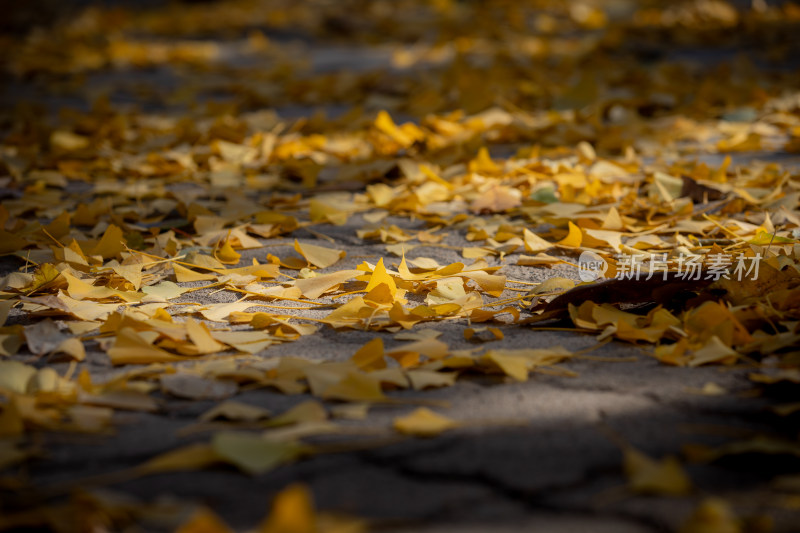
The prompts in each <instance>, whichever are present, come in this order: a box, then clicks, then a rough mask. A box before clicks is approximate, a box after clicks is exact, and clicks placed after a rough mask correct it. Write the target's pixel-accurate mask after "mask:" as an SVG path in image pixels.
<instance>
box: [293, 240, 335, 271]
mask: <svg viewBox="0 0 800 533" xmlns="http://www.w3.org/2000/svg"><path fill="white" fill-rule="evenodd" d="M294 249H295V250H296V251H297V253H299V254H300V255H302V256H303V257H304V258H305V260H306V261H308V262H309V263H311V264H312V265H314V266H315V267H317V268H327V267H329V266H331V265H332V264H334V263H336V262H337V261H339V259H344V257H345V256H346V255H347V252H345V251H344V250H334V249H332V248H325V247H324V246H317V245H315V244H307V243H305V244H300V243H299V242H298V241H297V239H295V240H294Z"/></svg>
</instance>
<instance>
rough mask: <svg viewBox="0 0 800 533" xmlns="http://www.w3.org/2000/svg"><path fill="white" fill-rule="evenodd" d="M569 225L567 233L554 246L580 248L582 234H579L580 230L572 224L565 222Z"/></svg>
mask: <svg viewBox="0 0 800 533" xmlns="http://www.w3.org/2000/svg"><path fill="white" fill-rule="evenodd" d="M567 224H569V233H568V234H567V236H566V237H564V238H563V239H561V240H560V241H558V242H557V243H556V244H557V245H559V246H567V247H570V248H580V246H581V241H582V240H583V233H582V232H581V228H579V227H578V226H576V225H575V224H573V223H572V222H571V221H570V222H567Z"/></svg>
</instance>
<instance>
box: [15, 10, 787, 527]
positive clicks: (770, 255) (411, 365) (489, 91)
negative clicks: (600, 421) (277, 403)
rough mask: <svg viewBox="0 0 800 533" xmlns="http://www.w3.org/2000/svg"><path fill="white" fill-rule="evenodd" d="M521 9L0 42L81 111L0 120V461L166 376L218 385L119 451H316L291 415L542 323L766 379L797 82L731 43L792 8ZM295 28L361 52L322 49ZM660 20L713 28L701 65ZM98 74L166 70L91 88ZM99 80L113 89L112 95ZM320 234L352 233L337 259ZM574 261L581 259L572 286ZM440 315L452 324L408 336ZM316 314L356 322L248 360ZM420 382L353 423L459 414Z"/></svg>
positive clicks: (316, 426) (275, 20)
mask: <svg viewBox="0 0 800 533" xmlns="http://www.w3.org/2000/svg"><path fill="white" fill-rule="evenodd" d="M529 4H530V5H529V6H528V7H529V8H530V9H523V8H521V7H520V6H519V3H518V2H512V1H496V2H451V1H436V2H421V1H417V0H402V1H400V2H384V1H375V2H371V3H370V7H369V9H366V10H364V9H361V8H360V7H359V6H361V7H363V6H362V3H360V2H356V1H355V0H352V1H350V0H347V1H344V2H336V3H330V2H322V1H319V2H317V1H312V2H289V1H278V2H250V1H242V2H239V1H235V2H226V3H224V4H223V3H219V4H216V3H211V4H208V3H198V4H194V3H192V4H191V5H180V6H179V9H180V12H175V11H174V10H173V8H172V7H170V8H164V9H160V10H155V11H146V10H145V11H125V10H123V9H117V10H110V9H108V10H107V9H100V8H94V9H89V10H87V11H85V12H84V13H83V14H81V15H80V16H79V17H76V18H75V19H74V20H72V21H67V22H65V23H64V24H62V25H59V26H57V27H53V28H50V29H42V30H39V31H36V32H31V33H30V34H29V35H28V36H26V37H25V38H24V39H14V40H12V39H6V38H3V39H2V40H0V50H3V52H4V54H3V56H4V57H7V58H8V59H5V60H4V61H3V63H2V65H1V66H2V69H3V72H4V74H6V75H8V76H9V79H11V80H13V84H12V85H14V86H15V87H17V88H24V87H27V85H25V84H26V83H27V84H30V86H32V87H36V88H37V90H41V91H44V92H45V93H46V94H48V95H50V96H53V95H55V94H59V95H62V96H64V97H65V98H67V99H72V100H73V101H74V102H75V103H76V106H77V107H79V108H80V109H81V110H74V109H73V110H63V111H61V112H60V113H59V114H58V115H57V116H56V114H55V113H53V111H55V110H53V109H47V108H46V106H38V107H37V106H23V105H19V106H14V109H11V108H9V109H8V110H4V111H2V114H0V119H2V120H0V128H1V129H0V133H2V136H1V137H0V194H1V195H2V205H0V256H2V257H0V259H1V260H2V261H3V262H2V268H3V277H2V280H1V281H0V357H2V359H0V437H2V439H3V440H1V441H0V467H3V468H5V467H11V466H14V465H19V464H21V463H24V462H26V461H27V460H29V459H31V458H32V457H34V456H35V455H36V453H37V450H36V449H35V447H34V446H33V445H32V437H33V436H35V435H36V434H38V432H40V431H49V432H54V431H55V432H61V431H64V432H80V433H99V434H107V433H109V432H112V431H113V427H114V423H115V415H114V414H115V412H117V411H126V410H132V411H143V412H157V411H159V410H160V409H161V407H162V402H163V397H165V396H166V397H175V398H182V399H189V400H214V401H217V402H220V403H218V405H217V406H216V407H215V408H214V409H212V410H211V411H209V412H207V413H205V414H204V415H202V416H201V417H200V419H199V420H198V422H197V425H196V426H194V427H192V428H190V431H211V432H212V435H211V437H210V439H209V440H208V442H204V443H199V444H193V445H190V446H188V447H183V448H179V449H178V450H175V451H173V452H169V453H168V454H166V455H163V456H159V457H155V458H153V459H151V460H149V461H147V462H145V463H143V464H142V465H140V466H139V467H137V468H136V469H134V470H133V471H131V472H127V473H126V475H132V476H134V477H135V476H139V475H149V474H152V473H157V472H168V471H177V470H191V469H198V468H205V467H209V466H211V465H215V464H228V465H232V466H234V467H236V468H239V469H240V470H242V471H243V472H246V473H249V474H254V475H255V474H260V473H263V472H266V471H268V470H270V469H271V468H274V467H275V466H278V465H280V464H285V463H287V462H290V461H294V460H297V459H298V458H301V457H304V456H307V455H311V454H315V453H326V452H327V451H334V450H333V448H330V449H329V448H326V447H325V446H323V445H320V446H316V445H312V444H309V442H308V441H309V440H313V439H310V437H314V436H319V435H324V434H340V435H341V434H346V433H347V430H346V428H345V426H344V425H343V424H341V423H337V422H334V421H333V420H332V419H345V420H346V419H351V420H352V419H360V418H364V417H366V416H367V411H368V409H369V408H370V406H371V405H373V404H384V405H397V404H402V401H404V400H401V399H400V398H398V397H396V396H399V395H395V394H393V391H398V390H404V389H405V390H416V391H419V390H425V389H429V388H438V387H447V386H451V385H453V384H454V383H455V382H456V381H457V380H458V379H459V378H461V377H462V376H469V375H474V374H481V375H493V376H495V377H499V378H500V379H501V380H507V381H516V382H523V381H526V380H528V379H529V375H530V374H531V373H532V372H539V373H549V374H555V375H560V376H570V375H574V374H573V373H572V372H571V371H570V370H569V369H568V368H566V367H562V366H558V365H559V364H560V363H563V362H565V361H568V360H569V359H570V358H572V357H574V356H575V355H576V354H575V353H572V352H570V351H568V350H566V349H564V348H563V347H561V346H550V347H541V346H539V347H533V348H525V349H510V348H505V347H503V340H504V338H505V337H506V336H507V335H509V332H513V331H517V330H521V329H523V328H525V329H529V328H530V327H533V328H534V329H536V328H540V327H547V326H548V325H552V324H549V323H548V322H547V321H548V320H557V321H558V320H560V321H568V322H567V325H569V326H570V327H571V328H573V329H575V330H578V331H581V332H587V333H591V334H596V335H597V336H598V340H600V341H604V340H606V339H611V338H614V339H618V340H621V341H626V342H631V343H637V344H644V345H653V348H652V350H651V351H650V353H652V355H653V356H654V357H656V358H657V359H658V360H659V361H661V362H663V363H665V364H670V365H680V366H698V365H704V364H722V365H740V364H746V365H751V366H752V368H753V373H752V374H751V379H752V380H753V381H754V382H756V383H759V384H762V385H764V386H767V385H774V384H776V383H778V384H786V383H788V384H790V386H792V387H794V389H793V390H796V387H797V385H798V383H800V352H798V346H800V240H799V239H800V174H799V173H798V167H797V165H796V160H792V159H791V154H796V153H797V152H798V151H800V99H798V94H797V92H796V87H797V83H798V73H797V72H796V71H795V70H792V69H786V68H782V66H783V63H784V62H785V61H786V60H787V59H791V58H792V57H795V56H796V54H797V53H798V50H796V48H797V47H796V41H795V40H791V39H787V40H786V43H787V44H786V45H785V46H782V47H775V46H767V45H764V43H772V42H774V41H775V39H777V38H778V37H780V36H786V35H791V28H792V24H796V22H797V21H800V9H798V7H797V6H796V5H795V4H792V3H785V4H782V5H781V6H760V7H758V9H755V8H754V9H752V10H750V11H748V12H747V13H743V12H740V11H737V10H736V9H734V8H733V7H732V6H731V5H729V4H728V3H726V2H722V1H716V0H715V1H696V2H681V3H674V5H673V3H664V5H660V3H647V6H638V5H636V3H632V4H631V5H628V4H625V5H626V6H627V7H626V8H625V9H627V12H626V13H625V16H619V13H617V14H616V15H615V12H614V9H612V8H611V7H610V6H609V5H606V3H604V2H585V3H574V2H553V1H547V0H537V1H534V2H530V3H529ZM620 4H624V3H620ZM754 5H755V3H754ZM534 8H535V9H534ZM175 9H178V8H175ZM361 11H365V12H364V15H363V16H362V17H347V16H344V15H343V14H345V13H350V12H361ZM467 22H470V23H471V25H470V32H469V34H468V35H464V34H463V31H462V28H463V27H464V25H465V24H466V23H467ZM109 27H113V28H115V30H114V31H112V32H109V31H108V28H109ZM253 28H261V29H260V30H254V29H253ZM262 30H263V31H262ZM281 32H289V33H296V34H297V35H299V36H300V37H302V38H298V39H289V40H287V39H281V38H280V35H282V33H281ZM242 35H245V37H242ZM309 36H313V37H314V38H316V39H318V40H319V41H318V42H340V43H342V46H344V47H345V52H344V53H349V52H353V53H360V54H363V57H361V56H359V57H358V58H357V59H363V61H358V62H359V63H364V65H366V66H364V68H358V69H356V68H337V67H336V62H335V61H332V60H331V59H330V58H328V59H326V57H327V56H325V55H324V54H323V53H322V52H324V50H321V49H320V48H321V47H320V46H319V45H318V44H315V42H314V41H313V39H310V38H308V37H309ZM776 36H777V37H776ZM345 37H346V38H345ZM664 42H679V43H682V46H686V47H688V48H691V47H703V46H709V44H720V43H723V44H724V43H727V44H729V45H731V46H733V45H735V46H736V47H738V49H740V50H742V51H743V52H742V53H741V54H740V55H739V56H738V57H733V58H729V59H730V60H726V61H721V62H719V63H718V64H716V66H714V68H710V67H709V66H708V65H703V64H698V63H697V62H687V61H683V60H681V59H680V58H672V57H670V50H669V47H665V46H664ZM762 45H763V46H762ZM347 46H349V47H350V48H347ZM354 50H355V51H360V52H355V51H354ZM650 55H652V56H653V58H656V59H657V60H656V59H653V58H651V57H649V56H650ZM328 61H332V63H333V64H332V65H331V64H328V63H327V62H328ZM759 62H768V63H769V64H770V65H773V66H774V67H775V68H774V69H773V70H771V71H770V75H769V76H767V75H762V74H763V73H762V72H760V71H759V68H760V67H759V66H757V64H758V63H759ZM373 63H375V64H376V65H381V66H379V67H375V68H372V67H370V65H371V64H373ZM353 64H354V63H353V62H351V63H348V65H349V66H351V67H352V66H353ZM115 69H116V70H118V71H131V72H136V73H139V74H148V73H149V74H153V75H159V73H161V74H163V73H170V75H172V76H174V79H175V80H177V83H175V84H174V87H172V85H170V87H172V88H168V87H164V88H163V90H161V89H158V90H157V89H155V88H153V87H148V86H146V85H142V84H139V85H136V84H134V85H126V84H125V83H121V84H120V85H119V86H116V85H114V84H113V83H112V84H107V82H106V81H103V80H104V78H103V74H104V73H108V72H112V71H114V70H115ZM104 84H105V85H104ZM86 87H89V88H91V90H88V89H87V88H86ZM131 94H133V95H135V100H136V101H137V102H138V103H140V104H142V105H141V108H140V109H136V108H126V107H125V106H122V105H120V101H121V100H122V101H124V98H125V97H126V95H127V97H130V95H131ZM219 95H223V96H224V97H223V98H221V99H219V98H217V97H219ZM197 102H207V103H206V104H205V105H200V104H197ZM15 103H16V102H15ZM292 106H295V107H296V106H300V108H301V109H303V110H304V112H303V113H302V114H303V116H302V117H300V118H292V117H293V116H294V115H296V113H294V114H293V113H292ZM310 107H318V108H319V109H320V112H319V113H316V114H311V113H310V110H309V108H310ZM337 110H338V111H337ZM341 110H344V111H343V112H341V113H340V112H339V111H341ZM306 111H309V112H306ZM767 153H769V154H772V155H776V156H777V157H773V158H772V159H771V160H768V161H751V160H750V159H751V157H750V156H752V155H762V156H763V155H765V154H767ZM792 162H794V163H795V164H794V165H793V164H792ZM329 233H330V234H332V235H336V237H330V236H329V235H328V234H329ZM345 233H346V234H347V235H346V237H342V236H343V235H344V234H345ZM345 242H346V244H347V245H353V246H355V244H353V243H365V242H366V243H369V244H370V246H371V247H372V248H371V249H377V250H381V251H382V253H381V254H380V255H376V256H366V257H363V256H359V257H354V256H353V255H354V254H353V253H352V252H351V254H350V256H348V253H347V251H346V250H345V249H343V248H348V246H346V245H345ZM348 249H350V248H348ZM431 249H433V250H438V249H444V250H448V251H450V252H453V253H457V254H459V255H460V259H459V260H454V261H452V262H449V263H442V262H440V260H437V259H435V258H432V257H429V255H432V254H430V253H427V252H426V250H431ZM586 253H588V254H591V256H592V257H594V258H597V259H599V260H602V261H603V262H604V264H605V265H606V270H605V276H606V277H607V278H609V279H608V280H605V281H603V280H600V281H596V282H593V283H578V282H577V281H576V279H577V278H578V268H577V267H579V262H580V258H581V257H583V255H582V254H586ZM426 254H427V255H426ZM690 263H691V264H692V265H694V266H695V267H696V268H697V273H698V276H697V277H696V278H692V279H687V278H686V277H685V276H683V275H682V274H683V269H685V267H686V266H687V265H688V264H690ZM634 267H635V269H636V271H635V274H636V275H635V276H634V271H633V270H632V269H633V268H634ZM549 270H552V273H553V274H555V275H553V276H551V277H550V279H547V280H546V281H544V282H534V281H532V280H533V279H540V278H535V275H538V274H539V273H541V272H543V271H549ZM512 273H513V275H512ZM576 284H577V286H576ZM445 322H446V323H456V324H459V325H463V327H464V331H463V333H464V339H465V341H467V342H469V343H471V344H470V346H471V347H470V348H467V349H464V348H462V347H457V346H450V345H448V344H447V343H445V342H443V341H441V340H439V339H438V338H437V337H438V336H439V334H440V332H439V331H436V330H435V329H434V328H435V326H436V324H437V323H445ZM560 325H564V324H560ZM321 328H332V329H334V330H346V329H355V330H362V331H368V332H371V333H372V334H373V338H372V340H370V341H369V342H367V343H366V344H365V345H364V346H362V347H361V348H360V349H358V350H357V351H355V353H352V354H339V355H343V357H339V356H337V357H332V358H331V359H330V360H326V361H322V362H320V361H314V360H310V359H308V358H304V357H290V356H283V357H273V356H271V354H270V348H271V347H274V346H277V345H280V344H286V343H292V342H295V341H301V339H302V338H303V337H306V336H309V335H318V334H320V329H321ZM526 333H528V334H531V333H530V332H526ZM389 334H391V335H393V336H394V340H395V341H398V343H394V344H393V346H392V347H389V348H387V347H386V345H385V344H384V339H388V338H389V337H388V335H389ZM534 335H535V334H534ZM399 343H401V344H399ZM301 345H302V344H301ZM332 351H335V349H332ZM61 362H67V363H68V364H67V365H61V366H59V367H58V368H59V369H60V371H59V372H57V371H56V370H55V368H54V367H55V365H56V364H58V363H61ZM98 365H100V366H101V367H102V366H103V365H105V366H113V367H114V369H115V371H114V372H111V373H108V372H104V373H103V377H102V378H98V376H97V367H98ZM254 388H270V389H274V390H277V391H280V392H282V393H284V394H288V395H299V394H310V395H311V396H313V397H314V398H316V399H319V400H322V401H324V402H326V403H325V404H324V405H323V404H321V403H317V401H316V400H309V401H308V402H305V403H302V404H299V405H298V406H296V407H295V408H294V409H293V410H289V411H287V412H284V413H281V414H279V415H276V416H273V414H272V413H270V412H268V411H267V410H266V409H260V408H256V407H254V406H251V405H247V404H243V403H238V402H236V401H235V400H231V399H229V398H231V397H233V396H235V395H236V394H237V393H239V392H240V391H242V390H251V389H254ZM333 402H341V403H333ZM423 403H424V402H423ZM793 405H794V404H788V405H784V406H779V407H778V409H781V408H782V409H783V410H784V411H785V412H786V413H787V414H791V413H793V412H795V410H796V406H794V407H793ZM428 407H430V406H428ZM428 407H421V408H419V409H418V410H416V411H413V412H412V413H410V414H406V415H404V416H398V417H396V418H394V419H393V421H392V424H391V426H390V427H386V428H383V430H382V432H383V433H386V434H388V435H389V436H390V437H391V438H393V439H396V438H404V437H403V436H412V437H431V436H435V435H438V434H439V433H441V432H444V431H449V430H453V429H458V428H463V427H465V426H466V425H468V424H467V422H465V421H456V420H453V419H450V418H448V417H446V416H445V415H443V414H441V413H438V412H435V411H433V410H430V409H429V408H428ZM244 430H256V431H257V432H253V431H249V432H248V431H244ZM386 436H387V435H383V437H386ZM361 437H363V435H359V438H361ZM344 440H348V439H347V438H346V437H345V438H344ZM356 440H357V439H356ZM634 452H635V451H627V452H626V453H627V455H626V464H627V468H628V474H629V477H630V479H631V486H632V487H633V488H634V490H640V489H641V490H642V491H645V492H646V491H648V490H651V489H652V490H654V491H655V492H658V491H662V489H663V492H667V493H669V492H670V491H672V492H673V493H684V492H685V491H686V490H688V489H687V486H688V483H689V482H688V480H687V479H686V478H685V474H684V473H683V472H682V471H679V465H678V464H677V462H675V463H673V462H672V459H668V460H665V462H664V463H657V462H656V461H654V460H651V459H649V458H647V457H645V456H643V455H637V453H638V452H635V453H634ZM664 472H667V474H665V475H662V474H663V473H664ZM665 476H666V478H668V480H671V482H669V483H666V485H664V484H663V482H664V478H665ZM665 486H666V488H665ZM293 497H295V498H296V499H297V502H295V503H292V504H291V505H297V506H305V505H306V503H303V502H302V501H300V500H302V498H300V497H299V496H297V495H295V496H293ZM287 498H288V497H287ZM298 502H299V503H298ZM286 505H290V504H286ZM289 514H290V513H287V516H286V517H284V518H275V519H274V520H272V521H270V522H269V523H265V525H264V526H263V527H262V528H261V530H262V531H278V530H285V529H286V527H289V526H286V527H284V525H283V524H282V523H280V521H281V520H283V519H286V520H290V519H293V518H291V517H290V516H289ZM278 515H279V516H282V515H281V514H280V513H278ZM301 515H302V513H301ZM298 516H300V515H298ZM303 516H305V515H303ZM192 520H194V521H195V522H196V523H194V522H190V525H187V526H186V528H187V529H186V530H187V531H194V530H202V529H203V528H204V527H206V528H210V529H211V530H220V531H222V530H224V527H223V526H221V525H219V524H218V523H217V520H218V519H217V518H215V517H212V516H210V515H208V514H199V515H197V516H195V517H194V518H192ZM273 522H274V523H273ZM192 524H194V525H192ZM212 524H213V525H212ZM306 525H307V524H306ZM306 525H303V524H300V525H297V524H295V525H293V526H291V527H294V528H295V529H296V530H297V531H306V530H309V531H311V530H314V529H313V527H311V526H309V527H306ZM214 528H216V529H214ZM281 528H283V529H281ZM304 528H305V529H304ZM291 530H294V529H291Z"/></svg>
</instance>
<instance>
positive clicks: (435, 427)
mask: <svg viewBox="0 0 800 533" xmlns="http://www.w3.org/2000/svg"><path fill="white" fill-rule="evenodd" d="M393 425H394V429H395V430H397V431H398V432H400V433H403V434H405V435H414V436H415V437H435V436H436V435H438V434H440V433H443V432H445V431H448V430H450V429H454V428H457V427H458V426H459V425H460V424H459V423H458V422H456V421H455V420H452V419H450V418H447V417H446V416H442V415H440V414H438V413H435V412H433V411H431V410H430V409H428V408H427V407H421V408H419V409H417V410H415V411H413V412H411V413H409V414H407V415H406V416H400V417H397V418H395V419H394V423H393Z"/></svg>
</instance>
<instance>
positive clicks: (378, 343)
mask: <svg viewBox="0 0 800 533" xmlns="http://www.w3.org/2000/svg"><path fill="white" fill-rule="evenodd" d="M350 360H351V361H353V363H355V365H356V366H357V367H358V368H360V369H361V370H377V369H379V368H386V361H385V360H384V358H383V339H381V338H380V337H375V338H374V339H372V340H371V341H369V342H367V343H366V344H365V345H364V346H362V347H361V348H359V349H358V351H357V352H356V353H354V354H353V357H351V358H350Z"/></svg>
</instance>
